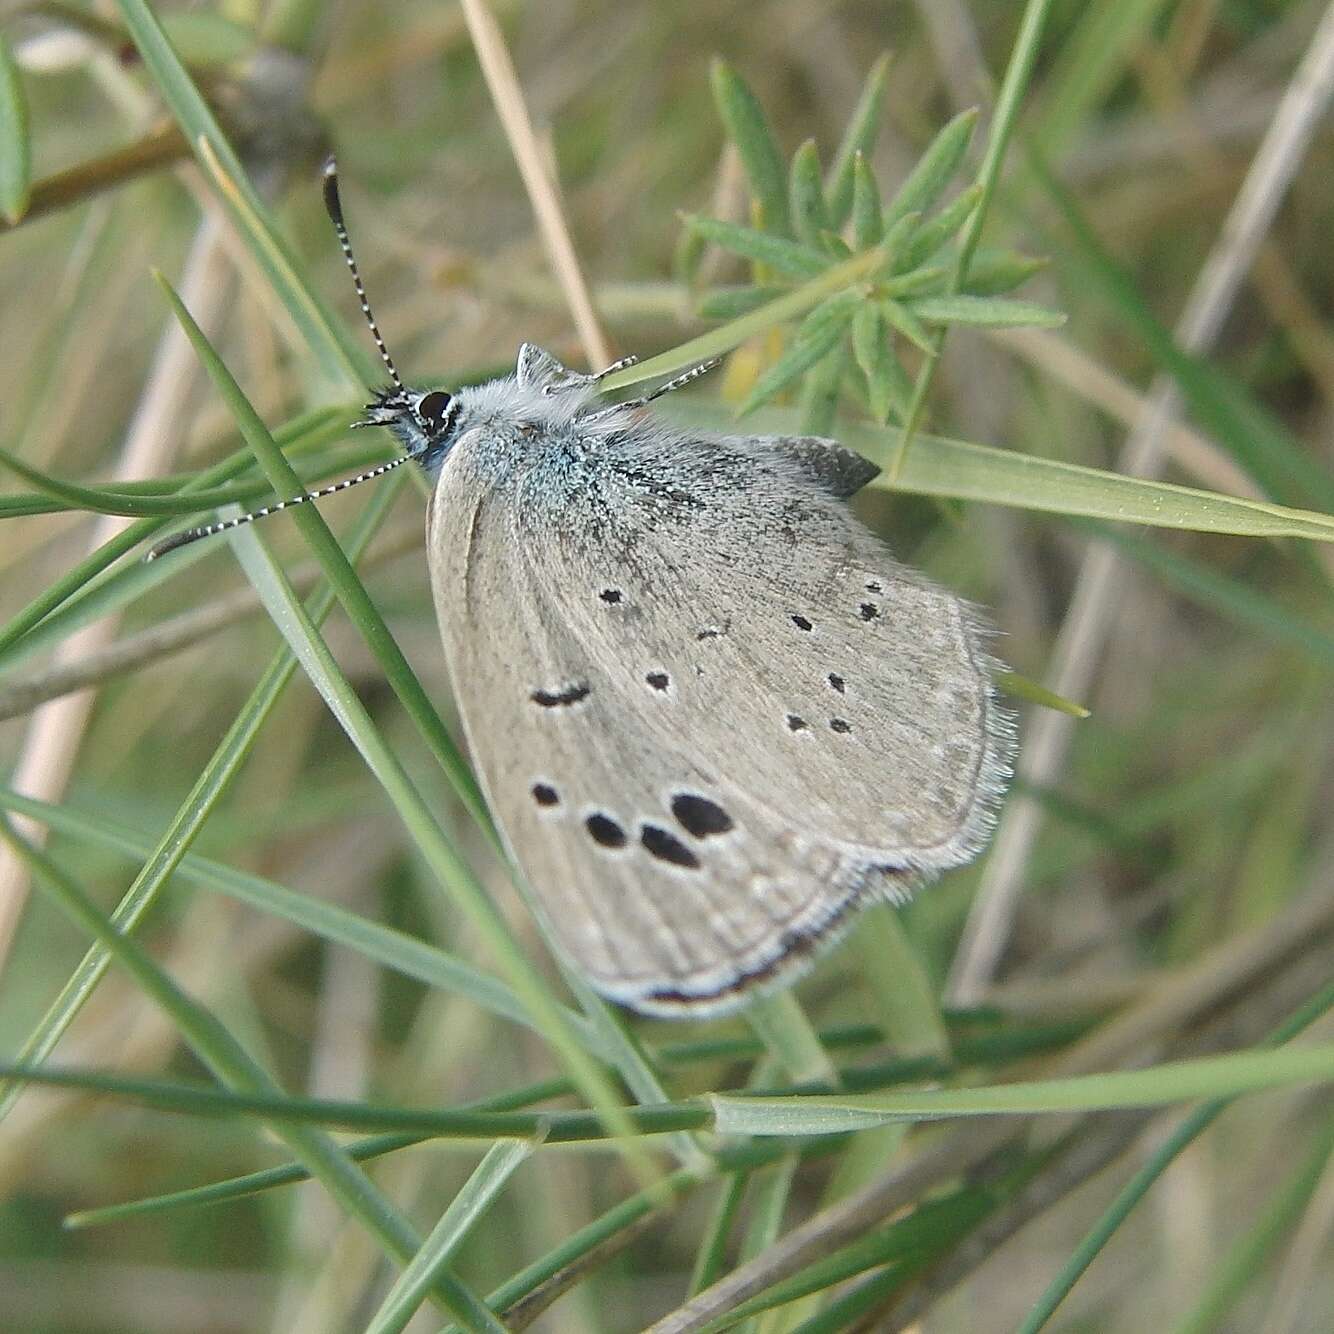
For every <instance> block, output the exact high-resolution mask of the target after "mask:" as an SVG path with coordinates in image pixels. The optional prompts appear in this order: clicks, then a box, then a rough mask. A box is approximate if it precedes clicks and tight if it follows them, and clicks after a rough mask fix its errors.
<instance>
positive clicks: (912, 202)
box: [885, 110, 977, 226]
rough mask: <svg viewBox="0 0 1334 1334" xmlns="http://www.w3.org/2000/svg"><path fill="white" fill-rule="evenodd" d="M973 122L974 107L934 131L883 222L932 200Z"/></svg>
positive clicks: (923, 207)
mask: <svg viewBox="0 0 1334 1334" xmlns="http://www.w3.org/2000/svg"><path fill="white" fill-rule="evenodd" d="M976 124H977V112H976V110H970V111H961V112H960V113H959V114H958V115H957V116H955V117H954V119H953V120H952V121H950V122H949V124H948V125H946V126H945V128H944V129H943V130H941V132H940V133H939V134H938V135H936V137H935V139H934V140H932V142H931V145H930V146H929V147H928V148H927V150H926V152H925V153H923V154H922V157H921V160H920V161H919V162H918V163H917V165H916V166H915V167H914V168H913V169H912V171H911V172H910V173H909V174H908V179H907V180H905V181H904V182H903V184H902V185H901V186H900V187H899V192H898V194H896V195H895V196H894V201H893V203H891V204H890V206H889V208H888V209H887V210H886V212H885V225H886V226H891V225H892V224H893V223H895V222H896V221H897V220H898V219H899V218H901V217H902V216H903V215H904V214H905V213H925V212H926V211H927V210H928V209H930V208H931V207H932V205H934V204H935V202H936V200H937V199H939V198H940V196H941V194H942V193H943V192H944V189H945V187H946V186H947V185H948V184H949V183H950V180H951V179H952V178H953V176H954V173H955V172H956V171H958V169H959V164H960V163H961V162H962V161H963V155H964V154H965V153H966V152H967V151H968V143H969V140H971V139H972V137H973V126H974V125H976Z"/></svg>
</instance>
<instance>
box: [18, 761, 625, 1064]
mask: <svg viewBox="0 0 1334 1334" xmlns="http://www.w3.org/2000/svg"><path fill="white" fill-rule="evenodd" d="M224 744H225V743H224ZM0 809H3V810H9V811H16V812H18V813H19V814H20V815H26V816H28V818H29V819H32V820H36V821H38V822H39V823H41V824H44V825H46V826H47V827H48V828H49V829H53V830H56V831H57V832H59V833H62V834H65V835H67V836H68V837H71V838H75V839H79V840H81V841H83V842H87V843H92V844H95V845H97V846H99V847H104V848H111V849H114V850H115V851H118V852H123V853H125V854H126V855H127V856H130V857H136V858H141V859H146V858H151V857H152V856H153V844H152V841H151V840H150V839H148V838H146V837H144V836H143V835H141V834H135V833H133V832H131V831H129V830H127V829H125V828H124V827H122V826H120V825H117V824H113V823H112V822H111V821H109V820H106V819H102V818H94V817H93V816H89V815H84V814H80V813H78V812H76V811H74V810H73V809H71V808H70V807H68V806H56V805H52V804H51V803H49V802H44V801H37V800H35V799H33V798H31V797H25V796H23V795H21V794H20V793H17V792H14V791H12V790H11V789H8V788H3V787H0ZM173 874H175V875H177V876H179V877H181V878H182V879H185V880H188V881H190V882H191V883H193V884H196V885H198V886H199V887H200V888H201V889H206V890H209V891H210V892H213V893H217V894H226V895H227V896H228V897H229V898H232V899H235V900H236V902H238V903H244V904H247V905H248V906H249V907H252V908H256V909H258V910H259V911H260V912H265V913H270V914H271V915H273V916H274V917H279V918H281V919H282V920H283V921H286V922H291V923H293V924H294V925H295V926H299V927H301V928H302V930H304V931H309V932H310V933H311V934H312V935H314V936H318V937H320V938H321V939H322V940H328V941H331V942H333V943H335V944H339V945H345V946H346V947H347V948H348V949H350V950H355V951H356V952H357V953H358V954H360V955H362V956H363V957H364V958H367V959H372V960H374V961H375V962H376V963H378V964H382V965H383V966H384V967H386V968H390V969H392V970H393V971H394V972H396V973H399V974H401V975H402V976H404V977H411V978H415V979H416V980H417V981H419V982H423V983H425V984H426V985H427V986H429V987H435V988H437V989H438V990H441V991H449V992H452V993H454V994H456V995H460V996H466V997H468V999H469V1000H471V1001H472V1002H473V1004H475V1005H477V1006H479V1007H480V1008H482V1009H484V1010H487V1011H489V1012H490V1013H492V1014H496V1015H499V1016H501V1017H502V1018H504V1019H507V1020H509V1021H511V1022H513V1023H518V1024H523V1025H525V1026H526V1027H529V1028H534V1027H535V1025H534V1021H533V1018H532V1016H531V1015H530V1014H529V1012H528V1010H527V1008H526V1007H525V1006H524V1005H523V1003H522V1002H521V1001H520V1000H519V998H518V996H516V995H515V994H514V992H513V990H512V989H511V988H509V987H507V986H506V985H505V984H504V983H503V982H501V981H500V980H499V979H498V978H495V977H492V976H491V975H490V974H489V973H485V972H483V971H482V970H481V969H479V968H476V967H474V966H473V965H472V964H470V963H468V962H466V961H465V960H463V959H460V958H458V957H457V956H456V955H453V954H450V953H448V952H447V951H446V950H442V949H440V948H439V947H438V946H436V945H431V944H428V943H427V942H426V941H424V940H418V939H417V938H416V937H415V936H409V935H407V934H405V933H404V932H402V931H397V930H395V929H394V928H393V927H387V926H383V925H381V924H380V923H379V922H373V921H370V920H368V919H367V918H365V917H361V916H360V915H358V914H357V913H354V912H349V911H348V910H347V909H346V908H341V907H339V906H338V905H337V904H336V903H326V902H325V901H324V900H323V899H319V898H316V897H314V896H313V895H309V894H298V893H297V892H296V891H294V890H291V889H288V888H287V887H286V886H284V885H280V884H278V883H277V882H276V881H273V880H267V879H265V878H264V877H263V876H259V875H255V874H254V873H253V872H251V871H241V870H238V869H237V868H236V867H234V866H227V865H225V864H224V863H222V862H217V861H213V860H212V859H211V858H208V857H201V856H199V855H198V854H197V853H193V852H187V853H186V854H185V855H184V856H183V857H182V858H181V859H180V862H179V863H178V864H177V865H176V867H175V868H174V871H173ZM140 915H141V914H140ZM561 1009H562V1012H563V1015H564V1018H565V1021H566V1022H567V1023H568V1024H569V1025H570V1026H571V1027H572V1028H574V1029H576V1030H578V1031H579V1033H580V1034H581V1037H582V1040H583V1041H584V1042H585V1044H586V1045H587V1046H588V1048H589V1050H590V1051H594V1052H598V1053H599V1054H601V1055H602V1056H603V1057H604V1059H609V1052H608V1049H607V1044H605V1043H603V1042H602V1041H601V1040H600V1039H599V1037H598V1036H597V1034H596V1032H595V1031H594V1029H593V1027H592V1026H591V1025H590V1024H589V1021H588V1020H587V1019H585V1018H584V1016H583V1015H580V1014H575V1012H574V1011H573V1010H570V1009H568V1008H566V1007H561ZM25 1059H27V1058H26V1057H25Z"/></svg>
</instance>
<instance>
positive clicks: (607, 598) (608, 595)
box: [598, 588, 622, 607]
mask: <svg viewBox="0 0 1334 1334" xmlns="http://www.w3.org/2000/svg"><path fill="white" fill-rule="evenodd" d="M598 597H600V598H601V599H602V600H603V602H605V603H606V604H607V605H608V606H609V607H614V606H615V605H616V604H617V603H618V602H619V601H620V600H621V598H622V593H621V590H620V589H619V588H604V589H603V590H602V592H601V593H599V594H598Z"/></svg>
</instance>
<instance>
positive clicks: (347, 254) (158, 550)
mask: <svg viewBox="0 0 1334 1334" xmlns="http://www.w3.org/2000/svg"><path fill="white" fill-rule="evenodd" d="M324 207H325V208H326V209H327V210H328V212H329V220H330V221H331V222H332V223H333V225H334V231H335V233H337V236H338V244H339V246H340V247H341V249H342V251H343V258H344V259H345V260H346V261H347V267H348V269H349V271H350V272H351V274H352V284H353V286H354V287H355V288H356V289H357V300H358V301H360V302H361V313H362V314H363V315H364V316H365V317H366V323H367V324H368V325H370V330H371V337H372V338H374V339H375V346H376V347H377V348H379V350H380V360H381V361H383V362H384V364H385V368H386V369H387V370H388V371H389V375H390V377H391V378H392V380H393V381H394V384H395V385H396V386H397V388H398V389H399V391H400V392H404V393H405V392H406V390H405V389H404V386H403V381H402V380H401V379H399V375H398V368H397V367H396V366H395V365H394V359H393V358H392V357H391V356H390V355H389V349H388V348H387V347H385V345H384V339H383V338H382V337H381V336H380V326H379V325H378V324H376V322H375V316H374V315H372V314H371V305H370V302H369V301H367V300H366V289H365V287H364V286H363V285H362V282H361V273H360V271H359V270H358V269H357V261H356V259H355V258H354V257H353V255H352V242H351V240H350V239H349V237H348V234H347V224H346V223H344V221H343V204H342V201H341V200H340V199H339V197H338V165H337V163H336V162H335V161H334V158H333V154H330V155H329V156H328V157H327V158H326V159H325V162H324ZM357 424H360V423H357ZM409 457H410V455H407V454H403V455H400V456H399V457H398V458H396V459H390V461H389V462H388V463H381V464H379V465H377V466H376V467H374V468H368V469H367V470H366V471H365V472H362V473H358V474H357V475H356V476H355V477H348V478H346V479H345V480H344V481H341V482H334V483H333V485H332V486H322V487H320V489H319V490H318V491H303V492H302V493H301V494H300V495H297V496H290V497H289V498H288V499H287V500H280V501H278V502H277V503H276V504H273V505H265V506H264V507H263V508H262V509H257V510H251V511H250V512H249V513H248V514H239V515H237V516H236V518H234V519H220V520H218V522H217V523H208V524H204V525H203V526H202V527H200V528H187V529H186V530H185V531H184V532H182V533H175V534H173V535H172V536H171V537H168V538H164V539H163V540H162V541H161V542H158V543H156V544H155V545H154V546H153V547H151V548H150V549H149V552H148V554H147V555H146V556H145V557H144V560H145V561H150V560H156V559H157V558H158V557H159V556H165V555H166V554H167V552H169V551H175V550H176V549H177V548H178V547H184V546H189V544H190V543H191V542H198V541H199V539H200V538H201V537H212V536H213V535H214V534H215V533H225V532H227V531H228V530H229V529H231V528H240V527H241V525H242V524H247V523H254V522H255V520H256V519H263V518H266V517H267V516H268V515H270V514H277V513H278V512H279V511H280V510H287V509H291V508H292V507H293V506H294V505H304V504H306V503H307V501H311V500H321V499H323V497H325V496H332V495H334V494H335V493H336V492H339V491H346V490H347V489H348V487H350V486H356V485H358V484H359V483H361V482H369V481H373V480H374V479H375V478H376V477H383V476H384V475H385V473H387V472H392V471H393V470H394V469H395V468H397V467H398V466H399V465H400V464H403V463H406V462H407V461H408V459H409Z"/></svg>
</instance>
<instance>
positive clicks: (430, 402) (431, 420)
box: [417, 389, 452, 430]
mask: <svg viewBox="0 0 1334 1334" xmlns="http://www.w3.org/2000/svg"><path fill="white" fill-rule="evenodd" d="M451 401H452V400H451V398H450V396H449V395H448V394H447V393H445V392H444V390H443V389H436V390H433V391H432V392H431V393H429V394H424V395H423V396H422V400H421V402H420V403H418V404H417V416H419V417H420V418H421V419H422V421H423V422H424V423H425V425H426V426H428V427H430V428H431V429H432V430H438V429H439V428H440V427H442V426H443V425H444V424H445V418H446V417H447V416H448V415H449V405H450V403H451Z"/></svg>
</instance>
